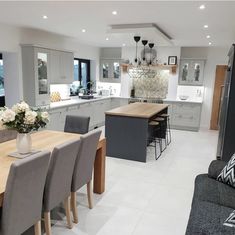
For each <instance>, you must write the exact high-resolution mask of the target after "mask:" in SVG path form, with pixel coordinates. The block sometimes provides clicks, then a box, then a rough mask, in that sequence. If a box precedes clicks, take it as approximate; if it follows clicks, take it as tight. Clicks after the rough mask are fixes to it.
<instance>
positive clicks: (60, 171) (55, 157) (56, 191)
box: [43, 139, 81, 235]
mask: <svg viewBox="0 0 235 235" xmlns="http://www.w3.org/2000/svg"><path fill="white" fill-rule="evenodd" d="M80 142H81V141H80V140H79V139H78V140H73V141H68V142H66V143H64V144H61V145H58V146H56V147H55V148H54V149H53V151H52V154H51V160H50V165H49V169H48V174H47V178H46V184H45V190H44V197H43V210H44V221H45V230H46V234H47V235H51V217H50V211H51V210H52V209H53V208H55V207H56V206H58V205H59V204H60V203H61V202H64V206H65V213H66V218H67V224H68V228H70V229H71V228H72V222H71V216H70V210H71V209H70V208H71V207H70V192H71V182H72V175H73V170H74V165H75V161H76V158H77V156H78V151H79V148H80Z"/></svg>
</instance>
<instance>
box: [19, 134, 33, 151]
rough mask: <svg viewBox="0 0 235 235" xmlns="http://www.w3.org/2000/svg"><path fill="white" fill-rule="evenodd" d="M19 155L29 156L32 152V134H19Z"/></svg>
mask: <svg viewBox="0 0 235 235" xmlns="http://www.w3.org/2000/svg"><path fill="white" fill-rule="evenodd" d="M16 148H17V151H18V153H21V154H27V153H30V152H31V150H32V139H31V135H30V133H18V134H17V138H16Z"/></svg>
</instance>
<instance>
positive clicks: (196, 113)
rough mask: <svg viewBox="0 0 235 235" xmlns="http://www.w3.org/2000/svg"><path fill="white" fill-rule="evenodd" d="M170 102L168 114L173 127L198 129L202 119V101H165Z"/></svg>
mask: <svg viewBox="0 0 235 235" xmlns="http://www.w3.org/2000/svg"><path fill="white" fill-rule="evenodd" d="M164 103H167V104H169V108H168V114H169V115H170V125H171V128H172V129H178V130H190V131H198V130H199V128H200V120H201V109H202V104H201V103H188V102H164Z"/></svg>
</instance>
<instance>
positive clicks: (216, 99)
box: [210, 65, 228, 130]
mask: <svg viewBox="0 0 235 235" xmlns="http://www.w3.org/2000/svg"><path fill="white" fill-rule="evenodd" d="M227 68H228V66H227V65H217V66H216V73H215V85H214V95H213V104H212V113H211V123H210V129H211V130H218V123H219V112H220V106H221V99H222V96H223V90H224V81H225V78H226V71H227Z"/></svg>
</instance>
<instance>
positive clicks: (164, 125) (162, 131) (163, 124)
mask: <svg viewBox="0 0 235 235" xmlns="http://www.w3.org/2000/svg"><path fill="white" fill-rule="evenodd" d="M154 121H156V122H159V126H160V132H159V134H160V135H159V136H158V137H160V138H161V139H164V142H165V146H164V148H162V152H163V151H164V150H165V149H166V147H167V139H166V136H167V135H166V128H167V123H166V119H165V118H163V117H156V118H155V119H154Z"/></svg>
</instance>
